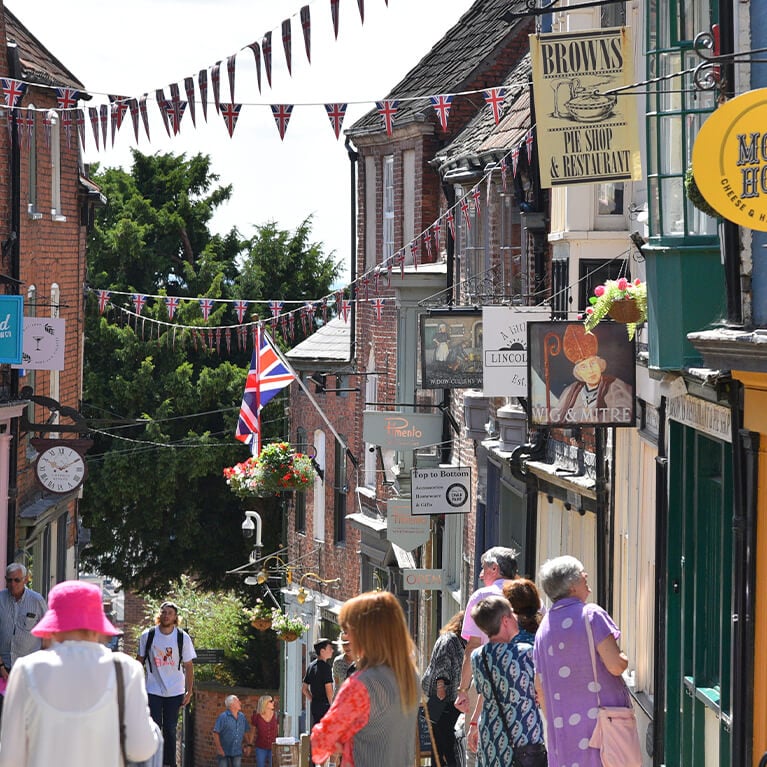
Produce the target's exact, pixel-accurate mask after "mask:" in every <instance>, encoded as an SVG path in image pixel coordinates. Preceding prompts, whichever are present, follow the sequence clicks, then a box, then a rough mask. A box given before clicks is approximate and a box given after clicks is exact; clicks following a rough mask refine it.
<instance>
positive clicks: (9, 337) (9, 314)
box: [0, 296, 24, 365]
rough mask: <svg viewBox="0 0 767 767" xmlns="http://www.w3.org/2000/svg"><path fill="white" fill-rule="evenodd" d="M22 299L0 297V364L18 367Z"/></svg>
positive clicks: (21, 342)
mask: <svg viewBox="0 0 767 767" xmlns="http://www.w3.org/2000/svg"><path fill="white" fill-rule="evenodd" d="M23 319H24V299H23V298H22V296H0V362H1V363H3V364H5V365H9V364H10V365H18V364H19V363H20V362H21V352H22V345H23V336H24V333H23Z"/></svg>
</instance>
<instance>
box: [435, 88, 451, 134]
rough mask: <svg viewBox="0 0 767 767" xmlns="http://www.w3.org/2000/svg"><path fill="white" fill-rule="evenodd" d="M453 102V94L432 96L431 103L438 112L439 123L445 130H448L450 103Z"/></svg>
mask: <svg viewBox="0 0 767 767" xmlns="http://www.w3.org/2000/svg"><path fill="white" fill-rule="evenodd" d="M452 103H453V97H452V96H431V105H432V106H433V107H434V111H435V112H436V113H437V117H438V118H439V124H440V126H441V127H442V130H443V131H446V130H447V116H448V115H449V114H450V105H451V104H452Z"/></svg>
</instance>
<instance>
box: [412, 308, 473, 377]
mask: <svg viewBox="0 0 767 767" xmlns="http://www.w3.org/2000/svg"><path fill="white" fill-rule="evenodd" d="M421 386H422V387H423V388H424V389H481V388H482V312H480V311H474V310H472V311H445V312H430V313H429V314H423V315H422V316H421Z"/></svg>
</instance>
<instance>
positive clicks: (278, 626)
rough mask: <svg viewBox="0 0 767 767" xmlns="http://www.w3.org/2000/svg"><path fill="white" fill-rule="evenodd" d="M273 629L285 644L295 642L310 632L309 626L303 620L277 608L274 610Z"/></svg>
mask: <svg viewBox="0 0 767 767" xmlns="http://www.w3.org/2000/svg"><path fill="white" fill-rule="evenodd" d="M272 629H273V630H274V631H276V632H277V635H278V636H279V638H280V639H282V640H284V641H285V642H295V640H296V639H298V637H300V636H303V635H304V633H306V632H307V631H308V630H309V626H308V624H306V623H304V621H303V620H301V618H299V617H296V616H292V615H287V614H286V613H284V612H282V610H279V609H277V608H276V607H275V608H274V610H272Z"/></svg>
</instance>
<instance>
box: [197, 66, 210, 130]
mask: <svg viewBox="0 0 767 767" xmlns="http://www.w3.org/2000/svg"><path fill="white" fill-rule="evenodd" d="M197 87H198V89H199V91H200V103H201V104H202V116H203V117H204V118H205V122H208V70H207V69H201V70H200V74H199V75H197Z"/></svg>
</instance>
